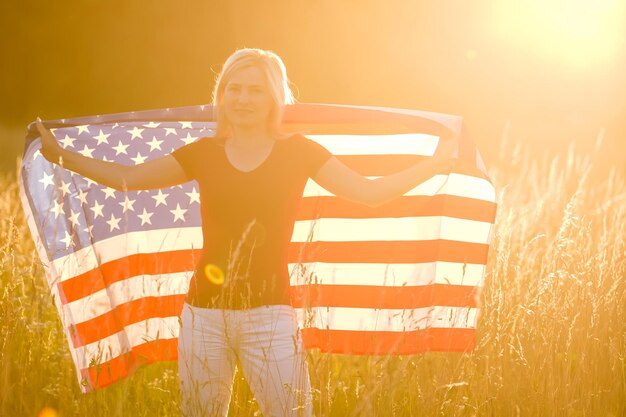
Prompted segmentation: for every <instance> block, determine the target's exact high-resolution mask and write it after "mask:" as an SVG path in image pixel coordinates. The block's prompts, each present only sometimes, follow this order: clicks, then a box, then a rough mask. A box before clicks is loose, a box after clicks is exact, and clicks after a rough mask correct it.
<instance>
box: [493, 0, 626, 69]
mask: <svg viewBox="0 0 626 417" xmlns="http://www.w3.org/2000/svg"><path fill="white" fill-rule="evenodd" d="M625 12H626V7H625V6H624V2H622V1H619V0H598V1H595V2H592V1H588V0H555V1H549V2H547V1H542V0H529V1H526V2H510V1H506V2H505V1H503V2H496V3H495V4H494V14H493V19H494V20H493V22H494V27H495V30H496V32H497V33H496V34H497V35H498V36H499V37H500V38H502V39H503V40H505V41H507V42H510V43H512V44H513V45H514V46H515V47H517V48H521V49H523V50H525V51H527V52H529V53H534V54H537V55H538V57H539V58H542V59H545V60H552V61H557V62H559V63H561V64H563V65H566V66H567V67H570V68H573V69H583V70H585V69H593V68H597V67H598V66H600V65H606V64H609V63H610V62H612V61H613V60H614V59H615V58H616V56H617V54H618V53H620V52H621V51H622V50H623V49H624V46H625V45H626V44H625V37H626V35H625V33H624V32H625V30H626V24H625V20H626V18H625Z"/></svg>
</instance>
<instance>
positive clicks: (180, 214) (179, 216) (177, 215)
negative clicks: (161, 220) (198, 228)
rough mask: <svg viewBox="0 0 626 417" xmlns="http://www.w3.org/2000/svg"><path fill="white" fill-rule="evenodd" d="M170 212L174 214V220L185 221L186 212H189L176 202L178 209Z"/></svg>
mask: <svg viewBox="0 0 626 417" xmlns="http://www.w3.org/2000/svg"><path fill="white" fill-rule="evenodd" d="M170 213H172V214H173V215H174V221H176V220H182V221H185V213H187V209H181V208H180V204H178V203H176V209H174V210H170Z"/></svg>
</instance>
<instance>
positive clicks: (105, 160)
mask: <svg viewBox="0 0 626 417" xmlns="http://www.w3.org/2000/svg"><path fill="white" fill-rule="evenodd" d="M102 160H103V161H104V162H111V160H110V159H109V158H107V157H106V156H104V155H102Z"/></svg>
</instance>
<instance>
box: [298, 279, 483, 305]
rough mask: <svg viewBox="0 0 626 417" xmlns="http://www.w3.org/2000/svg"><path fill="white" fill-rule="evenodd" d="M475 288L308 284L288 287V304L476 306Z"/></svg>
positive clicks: (438, 285) (462, 286)
mask: <svg viewBox="0 0 626 417" xmlns="http://www.w3.org/2000/svg"><path fill="white" fill-rule="evenodd" d="M479 291H480V288H476V287H470V286H464V285H443V284H433V285H427V286H412V287H382V286H361V285H322V284H311V285H299V286H293V287H291V304H292V305H293V306H294V307H299V308H304V307H317V306H321V307H353V308H392V309H414V308H420V307H430V306H450V307H478V304H477V300H476V297H477V295H478V292H479Z"/></svg>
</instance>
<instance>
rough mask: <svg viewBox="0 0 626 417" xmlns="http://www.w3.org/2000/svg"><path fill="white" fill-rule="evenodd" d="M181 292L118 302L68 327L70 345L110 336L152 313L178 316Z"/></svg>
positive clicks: (91, 341) (158, 315)
mask: <svg viewBox="0 0 626 417" xmlns="http://www.w3.org/2000/svg"><path fill="white" fill-rule="evenodd" d="M185 297H186V295H185V294H180V295H166V296H162V297H145V298H140V299H137V300H133V301H130V302H128V303H124V304H121V305H119V306H117V307H115V308H114V309H113V310H110V311H108V312H106V313H104V314H102V315H100V316H98V317H94V318H93V319H90V320H87V321H84V322H81V323H78V324H76V325H75V326H74V327H73V328H72V331H71V334H72V342H73V344H74V347H75V348H77V347H80V346H84V345H87V344H89V343H93V342H97V341H98V340H100V339H102V338H105V337H107V336H111V335H113V334H115V333H117V332H119V331H122V330H124V327H125V326H128V325H129V324H133V323H138V322H140V321H143V320H146V319H149V318H152V317H170V316H179V315H180V312H181V311H182V309H183V303H184V301H185Z"/></svg>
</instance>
